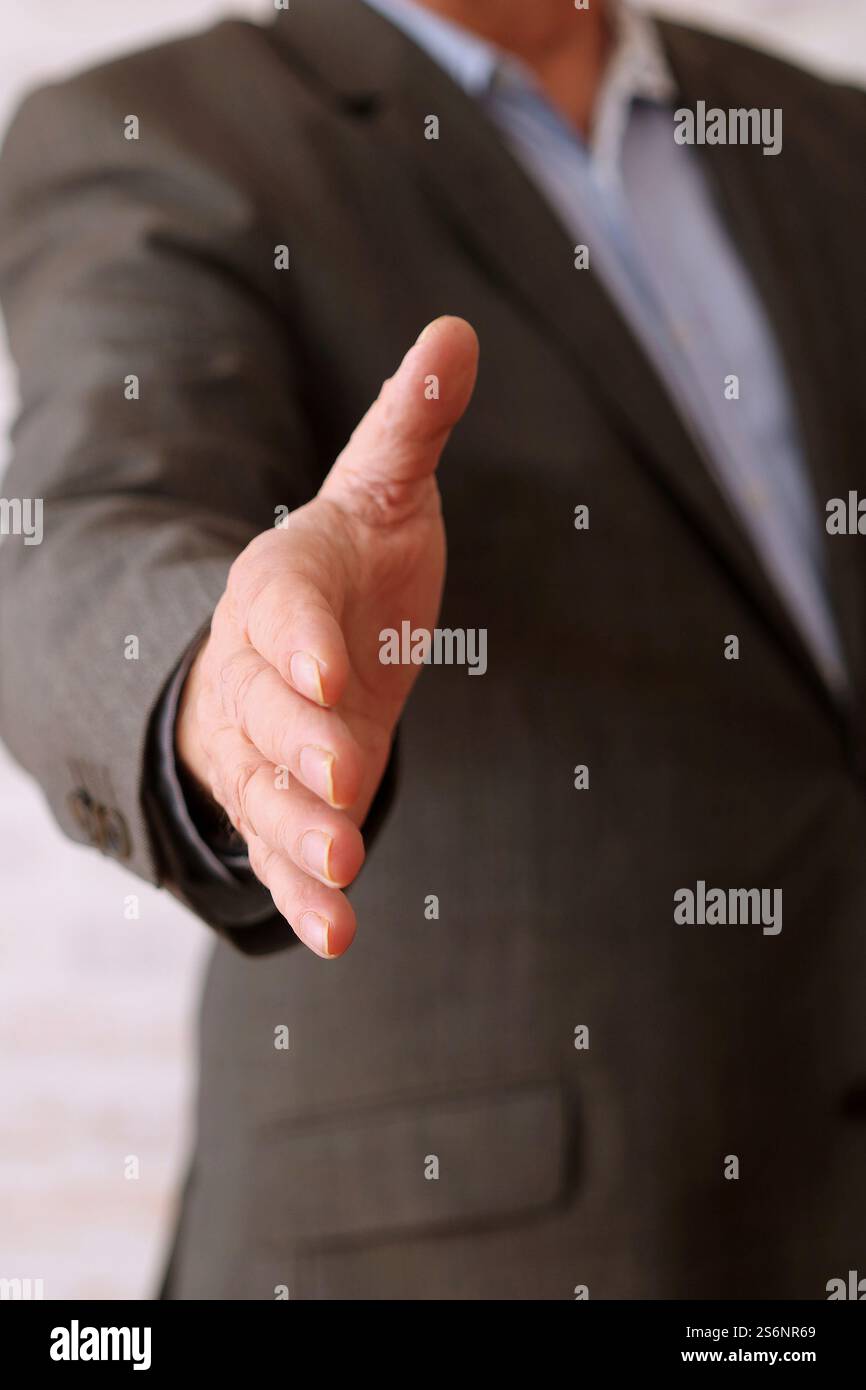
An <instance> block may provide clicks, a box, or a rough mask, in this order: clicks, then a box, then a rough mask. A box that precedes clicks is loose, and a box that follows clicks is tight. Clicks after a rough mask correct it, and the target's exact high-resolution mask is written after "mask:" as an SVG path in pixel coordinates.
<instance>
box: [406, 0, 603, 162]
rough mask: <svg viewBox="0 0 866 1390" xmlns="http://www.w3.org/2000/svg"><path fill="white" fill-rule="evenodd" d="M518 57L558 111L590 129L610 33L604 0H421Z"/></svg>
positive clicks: (583, 130)
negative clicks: (580, 0)
mask: <svg viewBox="0 0 866 1390" xmlns="http://www.w3.org/2000/svg"><path fill="white" fill-rule="evenodd" d="M420 3H421V4H423V5H424V7H425V9H428V10H434V11H435V12H436V13H437V14H440V15H442V16H443V18H445V19H450V20H452V21H453V22H454V23H455V24H461V25H463V27H464V28H465V29H471V30H472V31H473V32H474V33H476V34H479V35H480V36H481V38H484V39H487V40H489V41H490V42H491V43H495V44H496V45H497V47H499V48H503V49H505V50H506V51H507V52H509V53H513V54H514V55H515V56H516V57H518V58H520V59H521V61H522V62H524V63H525V64H526V66H527V67H528V68H530V70H531V71H532V72H533V73H534V74H535V76H536V77H537V78H538V81H539V83H540V84H541V86H542V87H543V89H544V91H545V93H546V95H547V97H548V98H549V100H550V101H551V102H552V103H553V105H554V106H555V107H556V108H557V110H558V111H559V112H560V113H561V114H562V115H563V116H564V117H565V118H566V120H568V121H570V122H571V123H572V124H573V125H576V126H577V128H578V129H579V130H580V131H581V133H582V134H583V135H587V134H588V133H589V129H590V125H591V122H592V112H593V108H594V106H595V100H596V96H597V94H598V89H599V87H600V85H601V80H602V76H603V74H604V68H605V63H606V62H607V57H608V54H609V52H610V47H611V42H612V36H611V29H610V23H609V16H608V15H607V14H606V8H607V7H606V5H605V3H604V0H591V4H590V7H589V9H587V10H578V9H575V7H574V3H573V0H420Z"/></svg>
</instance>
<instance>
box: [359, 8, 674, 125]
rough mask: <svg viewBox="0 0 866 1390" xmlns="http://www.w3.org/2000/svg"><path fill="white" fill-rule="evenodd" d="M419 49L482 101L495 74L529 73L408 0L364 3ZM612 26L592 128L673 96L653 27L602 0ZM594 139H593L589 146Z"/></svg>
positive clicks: (527, 76)
mask: <svg viewBox="0 0 866 1390" xmlns="http://www.w3.org/2000/svg"><path fill="white" fill-rule="evenodd" d="M365 3H366V4H368V5H369V6H370V7H371V8H372V9H374V10H378V11H379V13H380V14H382V15H384V17H385V18H386V19H389V20H390V21H391V22H392V23H393V24H396V25H397V26H398V28H400V29H402V30H403V31H404V32H405V33H406V34H408V36H409V37H410V38H411V39H414V40H415V42H416V43H417V44H419V45H420V47H421V48H423V49H425V50H426V52H427V53H428V54H429V55H430V57H431V58H433V60H434V61H435V62H437V63H438V64H439V66H440V67H442V68H444V69H445V71H446V72H447V73H448V74H449V76H450V77H451V78H452V79H453V80H454V81H455V82H456V83H457V84H458V86H460V87H462V88H463V89H464V91H466V92H467V93H468V94H469V95H470V96H473V97H477V98H483V97H485V96H488V95H489V94H490V92H491V89H492V87H493V84H494V79H495V78H496V77H497V75H499V76H502V75H504V73H506V72H507V73H508V74H510V75H511V76H512V77H516V76H518V75H519V76H522V77H523V79H524V81H526V80H528V81H529V82H530V83H532V77H531V74H529V73H528V72H527V69H526V68H525V67H524V65H523V64H522V63H520V62H519V61H518V60H517V59H516V58H514V57H513V55H511V54H509V53H505V52H503V50H502V49H500V48H497V47H496V46H495V45H494V44H492V43H488V41H487V40H486V39H482V38H481V37H480V35H478V34H474V33H472V32H471V31H470V30H469V29H464V28H463V26H462V25H459V24H454V23H453V22H452V21H451V20H449V19H446V18H444V16H442V15H439V14H436V13H435V12H434V11H433V10H428V9H427V8H426V7H425V6H423V5H420V4H415V3H414V0H365ZM608 4H609V7H610V11H611V17H612V20H613V24H614V48H613V52H612V53H611V55H610V58H609V59H608V66H607V71H606V73H605V76H604V81H603V83H602V88H601V92H600V94H599V99H598V102H597V105H596V112H595V118H594V122H593V125H594V128H595V131H596V132H599V130H600V128H601V129H604V127H605V126H606V125H607V124H609V123H610V119H611V118H610V116H609V115H608V114H607V111H608V108H610V109H611V110H613V109H616V108H617V107H626V108H627V107H628V106H629V105H630V103H631V101H633V100H643V101H650V102H668V101H670V100H671V98H672V97H673V94H674V90H675V85H674V79H673V74H672V72H671V69H670V66H669V64H668V61H667V57H666V55H665V52H664V48H663V47H662V43H661V40H660V38H659V36H658V31H657V29H656V26H655V24H654V23H653V21H652V19H651V18H650V17H649V15H647V14H644V13H641V12H640V11H639V10H635V9H633V8H632V6H631V5H630V4H628V3H627V0H608ZM595 143H596V139H595V136H594V137H593V145H595Z"/></svg>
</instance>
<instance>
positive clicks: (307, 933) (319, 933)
mask: <svg viewBox="0 0 866 1390" xmlns="http://www.w3.org/2000/svg"><path fill="white" fill-rule="evenodd" d="M298 929H299V932H300V935H301V937H302V938H303V939H305V940H307V941H309V942H311V943H312V944H313V945H314V946H316V947H318V949H319V950H320V951H321V952H322V954H323V955H325V956H330V955H331V942H330V935H331V924H330V922H329V921H328V919H327V918H326V917H321V916H320V915H319V913H318V912H309V911H308V912H302V913H301V917H300V920H299V922H298Z"/></svg>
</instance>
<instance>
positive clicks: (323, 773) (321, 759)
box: [298, 743, 337, 806]
mask: <svg viewBox="0 0 866 1390" xmlns="http://www.w3.org/2000/svg"><path fill="white" fill-rule="evenodd" d="M298 766H299V768H300V770H301V779H302V781H303V782H304V784H305V786H308V787H309V788H310V791H311V792H315V793H316V795H317V796H322V797H324V798H325V800H326V801H327V802H328V804H329V805H330V806H336V804H337V800H336V797H335V796H334V755H333V753H329V752H328V750H327V749H326V748H316V746H315V745H314V744H312V743H309V744H307V746H306V748H302V749H301V751H300V754H299V756H298Z"/></svg>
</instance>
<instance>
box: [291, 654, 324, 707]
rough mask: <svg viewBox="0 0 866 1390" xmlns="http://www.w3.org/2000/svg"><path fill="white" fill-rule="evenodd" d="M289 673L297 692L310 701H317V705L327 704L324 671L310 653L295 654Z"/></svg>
mask: <svg viewBox="0 0 866 1390" xmlns="http://www.w3.org/2000/svg"><path fill="white" fill-rule="evenodd" d="M289 672H290V674H291V677H292V684H293V685H294V687H295V689H296V690H299V691H300V692H301V694H302V695H306V696H307V698H308V699H309V700H315V701H316V704H317V705H323V704H324V703H325V692H324V690H323V688H322V670H321V667H320V666H319V663H318V661H317V660H316V658H315V657H314V656H310V653H309V652H295V653H294V655H293V657H292V659H291V661H290V662H289Z"/></svg>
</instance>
